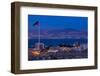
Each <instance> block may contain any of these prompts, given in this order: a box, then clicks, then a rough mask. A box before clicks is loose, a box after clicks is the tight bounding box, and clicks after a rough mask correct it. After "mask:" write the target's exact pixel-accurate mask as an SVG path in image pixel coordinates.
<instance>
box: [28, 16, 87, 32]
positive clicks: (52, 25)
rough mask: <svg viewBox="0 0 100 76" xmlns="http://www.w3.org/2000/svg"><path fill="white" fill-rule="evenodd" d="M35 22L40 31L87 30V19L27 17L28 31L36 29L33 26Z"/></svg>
mask: <svg viewBox="0 0 100 76" xmlns="http://www.w3.org/2000/svg"><path fill="white" fill-rule="evenodd" d="M36 21H39V23H40V28H41V29H75V30H84V31H87V29H88V17H75V16H51V15H28V30H34V29H36V28H37V27H35V26H33V24H34V23H35V22H36Z"/></svg>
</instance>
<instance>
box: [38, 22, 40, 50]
mask: <svg viewBox="0 0 100 76" xmlns="http://www.w3.org/2000/svg"><path fill="white" fill-rule="evenodd" d="M38 43H39V46H38V49H39V50H40V23H39V28H38Z"/></svg>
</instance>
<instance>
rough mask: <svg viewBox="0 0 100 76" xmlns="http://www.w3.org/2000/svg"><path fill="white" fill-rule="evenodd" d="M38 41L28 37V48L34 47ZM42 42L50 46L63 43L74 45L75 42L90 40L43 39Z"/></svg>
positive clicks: (80, 42)
mask: <svg viewBox="0 0 100 76" xmlns="http://www.w3.org/2000/svg"><path fill="white" fill-rule="evenodd" d="M37 42H38V39H28V48H33V47H34V46H35V44H36V43H37ZM40 43H43V44H44V45H45V47H48V46H55V47H56V46H58V45H61V44H65V45H73V44H75V43H79V44H87V43H88V40H87V39H72V38H71V39H69V38H66V39H41V40H40Z"/></svg>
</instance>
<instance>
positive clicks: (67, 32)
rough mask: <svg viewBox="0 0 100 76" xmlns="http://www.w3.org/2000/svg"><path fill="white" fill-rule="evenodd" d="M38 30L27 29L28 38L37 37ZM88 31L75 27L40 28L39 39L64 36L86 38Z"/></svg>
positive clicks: (62, 37)
mask: <svg viewBox="0 0 100 76" xmlns="http://www.w3.org/2000/svg"><path fill="white" fill-rule="evenodd" d="M38 34H39V32H38V30H30V31H28V39H37V38H38ZM87 36H88V33H87V31H84V30H76V29H71V28H70V29H52V30H51V29H41V30H40V38H41V39H64V38H76V39H79V38H87Z"/></svg>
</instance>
